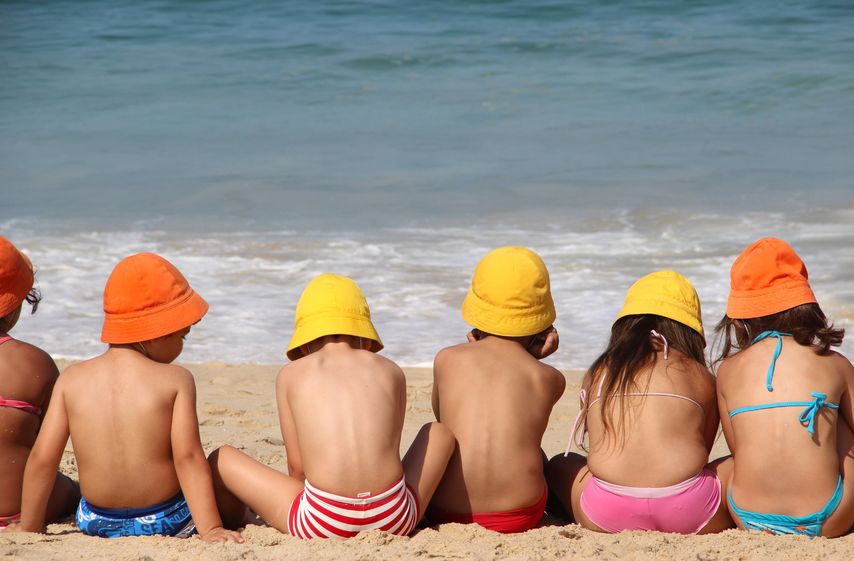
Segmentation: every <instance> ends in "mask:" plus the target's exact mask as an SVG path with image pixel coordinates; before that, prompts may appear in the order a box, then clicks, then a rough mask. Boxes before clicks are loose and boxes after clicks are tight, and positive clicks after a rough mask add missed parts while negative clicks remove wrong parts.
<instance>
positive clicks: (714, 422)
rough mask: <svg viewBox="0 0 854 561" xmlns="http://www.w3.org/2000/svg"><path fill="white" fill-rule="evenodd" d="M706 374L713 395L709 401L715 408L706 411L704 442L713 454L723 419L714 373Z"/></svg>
mask: <svg viewBox="0 0 854 561" xmlns="http://www.w3.org/2000/svg"><path fill="white" fill-rule="evenodd" d="M705 374H706V376H708V379H709V381H710V382H711V384H710V387H709V390H708V391H709V392H710V393H711V396H709V399H710V400H711V402H712V404H713V405H714V406H713V407H709V408H708V411H706V419H705V426H704V430H703V441H704V442H705V443H706V450H707V451H708V452H709V453H711V451H712V448H713V447H714V445H715V440H717V437H718V428H719V427H720V424H721V417H720V412H719V411H718V396H717V387H716V386H717V385H716V383H715V377H714V376H712V373H711V372H708V371H706V372H705ZM707 395H708V394H707Z"/></svg>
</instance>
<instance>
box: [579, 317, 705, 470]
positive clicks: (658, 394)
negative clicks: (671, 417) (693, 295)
mask: <svg viewBox="0 0 854 561" xmlns="http://www.w3.org/2000/svg"><path fill="white" fill-rule="evenodd" d="M650 335H652V337H654V338H656V339H660V340H661V342H662V343H663V344H664V360H667V359H668V358H670V345H668V343H667V339H665V338H664V335H662V334H660V333H658V332H657V331H656V330H654V329H653V330H652V331H650ZM604 383H605V377H604V376H602V379H601V380H599V389H598V390H597V392H596V398H595V399H594V400H593V401H591V402H590V403H587V390H584V389H582V390H581V391H580V392H579V394H578V398H579V400H580V401H581V409H579V411H578V415H576V416H575V422H574V423H573V424H572V433H570V435H569V441H568V442H567V443H566V451H564V453H563V455H564V457H566V456H568V455H569V451H570V450H571V449H572V444H573V436H575V446H576V447H577V448H581V446H582V444H584V437H585V436H586V435H587V423H584V427H583V430H582V431H581V433H579V432H578V427H579V425H580V424H581V423H582V416H583V415H584V412H585V411H586V410H587V409H589V408H590V407H591V406H592V405H593V404H594V403H596V402H597V401H599V400H600V399H602V385H603V384H604ZM614 395H618V394H614ZM619 395H621V396H623V397H636V396H637V397H641V396H652V397H675V398H677V399H682V400H684V401H687V402H688V403H692V404H694V405H696V406H697V409H699V410H700V413H701V414H705V411H704V410H703V406H702V405H700V404H699V403H697V402H696V401H694V400H693V399H691V398H690V397H685V396H684V395H679V394H675V393H666V392H630V393H624V394H619Z"/></svg>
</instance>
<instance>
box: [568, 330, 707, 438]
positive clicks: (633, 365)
mask: <svg viewBox="0 0 854 561" xmlns="http://www.w3.org/2000/svg"><path fill="white" fill-rule="evenodd" d="M652 330H655V331H656V332H658V333H660V334H661V335H663V336H664V337H665V338H666V339H667V342H668V344H669V345H670V348H671V349H676V350H678V351H679V352H681V353H683V354H684V355H686V356H688V357H690V358H692V359H693V360H695V361H696V362H698V363H700V364H703V365H705V364H706V359H705V356H704V355H703V349H705V347H706V342H705V340H704V339H703V336H702V335H700V334H699V333H698V332H696V331H694V330H693V329H691V328H690V327H688V326H687V325H684V324H682V323H679V322H677V321H673V320H672V319H668V318H665V317H662V316H657V315H653V314H642V315H632V316H625V317H622V318H620V319H618V320H617V321H615V322H614V325H613V326H611V340H610V341H609V342H608V347H607V348H606V349H605V351H604V352H603V353H602V354H601V355H599V358H597V359H596V360H595V361H594V362H593V364H592V365H591V366H590V368H589V369H588V370H587V373H586V374H585V375H584V379H585V381H586V382H587V383H588V384H589V386H588V390H587V391H588V397H587V404H589V403H590V401H591V399H595V397H593V396H592V387H593V380H594V379H596V378H597V377H598V376H604V381H603V382H602V386H601V388H602V394H601V396H600V400H601V401H602V423H603V425H604V428H605V434H608V433H609V432H614V431H615V429H616V428H617V427H619V429H620V431H622V429H623V428H624V427H625V423H626V408H625V407H624V404H623V402H622V401H621V400H618V401H616V402H615V401H614V398H616V397H620V396H623V395H625V394H626V393H629V392H630V391H632V390H636V389H639V387H638V384H637V380H636V378H637V374H638V373H639V372H640V371H641V370H644V369H645V368H652V367H654V366H655V361H656V360H657V358H656V352H655V347H653V345H652V341H651V340H650V339H651V336H650V331H652ZM613 403H619V417H617V419H618V423H616V424H615V422H614V421H615V411H614V409H615V408H614V406H613ZM587 404H585V410H584V411H582V413H581V414H582V415H583V418H584V419H585V421H586V418H587V412H588V411H587V409H586V407H587ZM577 430H578V427H577V428H576V431H577ZM575 437H576V435H573V438H575Z"/></svg>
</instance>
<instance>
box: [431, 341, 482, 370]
mask: <svg viewBox="0 0 854 561" xmlns="http://www.w3.org/2000/svg"><path fill="white" fill-rule="evenodd" d="M473 347H474V345H472V344H470V343H460V344H458V345H451V346H450V347H445V348H444V349H442V350H440V351H439V352H438V353H436V357H435V358H434V359H433V364H434V365H435V364H438V363H442V362H446V361H448V360H453V359H454V357H456V356H459V355H461V354H464V353H466V352H467V351H471V350H472V348H473Z"/></svg>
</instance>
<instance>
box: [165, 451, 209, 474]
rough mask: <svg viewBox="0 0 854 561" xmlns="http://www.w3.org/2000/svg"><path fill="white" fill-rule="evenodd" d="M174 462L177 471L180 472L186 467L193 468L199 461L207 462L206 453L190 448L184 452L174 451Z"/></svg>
mask: <svg viewBox="0 0 854 561" xmlns="http://www.w3.org/2000/svg"><path fill="white" fill-rule="evenodd" d="M172 462H173V463H174V464H175V471H177V472H178V473H180V472H182V471H184V470H185V469H192V467H193V466H196V465H198V464H199V463H205V464H206V463H207V459H205V454H204V452H203V451H202V450H188V451H187V452H182V453H177V454H176V453H173V455H172Z"/></svg>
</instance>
